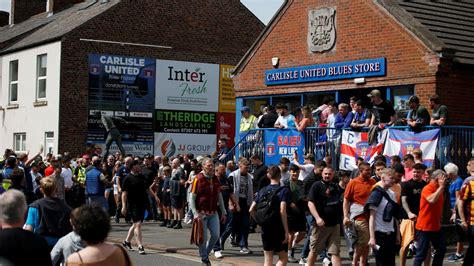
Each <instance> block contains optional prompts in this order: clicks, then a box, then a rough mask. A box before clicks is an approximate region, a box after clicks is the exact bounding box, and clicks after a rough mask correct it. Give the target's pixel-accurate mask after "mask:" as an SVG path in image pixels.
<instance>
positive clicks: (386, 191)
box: [366, 168, 400, 265]
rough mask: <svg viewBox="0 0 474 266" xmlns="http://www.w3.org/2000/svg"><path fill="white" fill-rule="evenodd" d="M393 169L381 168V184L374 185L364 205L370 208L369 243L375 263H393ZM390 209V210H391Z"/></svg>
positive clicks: (395, 238)
mask: <svg viewBox="0 0 474 266" xmlns="http://www.w3.org/2000/svg"><path fill="white" fill-rule="evenodd" d="M394 177H395V171H394V170H393V169H390V168H386V169H384V170H382V174H381V178H382V180H381V181H382V186H381V187H379V186H376V187H375V188H374V189H373V190H372V193H371V194H370V197H369V199H368V200H367V203H366V206H368V207H369V210H370V218H369V234H370V240H369V245H370V247H371V248H372V249H373V250H374V253H375V260H376V263H377V265H395V252H396V247H395V246H396V243H397V240H398V241H399V240H400V238H399V237H398V234H397V231H398V222H395V223H394V219H395V216H396V215H397V213H396V211H395V210H396V209H398V204H397V203H396V202H395V193H394V192H393V191H392V190H391V189H390V187H392V185H393V184H394V182H395V178H394ZM391 210H392V211H391Z"/></svg>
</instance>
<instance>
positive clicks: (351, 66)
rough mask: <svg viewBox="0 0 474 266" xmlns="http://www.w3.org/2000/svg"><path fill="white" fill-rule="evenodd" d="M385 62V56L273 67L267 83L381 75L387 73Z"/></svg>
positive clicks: (290, 82) (280, 83)
mask: <svg viewBox="0 0 474 266" xmlns="http://www.w3.org/2000/svg"><path fill="white" fill-rule="evenodd" d="M385 64H386V62H385V58H374V59H365V60H356V61H346V62H338V63H331V64H320V65H311V66H299V67H292V68H282V69H272V70H267V71H265V84H266V85H267V86H269V85H282V84H292V83H305V82H318V81H327V80H338V79H350V78H360V77H379V76H385V74H386V65H385Z"/></svg>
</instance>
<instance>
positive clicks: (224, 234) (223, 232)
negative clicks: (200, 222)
mask: <svg viewBox="0 0 474 266" xmlns="http://www.w3.org/2000/svg"><path fill="white" fill-rule="evenodd" d="M232 220H233V213H232V212H231V211H229V210H227V219H226V221H225V224H222V223H221V224H220V226H221V227H220V236H219V239H218V240H217V242H216V244H215V245H214V251H221V243H222V245H223V244H224V243H225V241H226V240H227V238H228V237H229V236H230V234H231V233H232Z"/></svg>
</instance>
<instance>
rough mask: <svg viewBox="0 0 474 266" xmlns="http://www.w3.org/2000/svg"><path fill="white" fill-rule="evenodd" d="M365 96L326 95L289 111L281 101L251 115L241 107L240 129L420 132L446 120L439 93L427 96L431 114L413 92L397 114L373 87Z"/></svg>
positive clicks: (443, 123)
mask: <svg viewBox="0 0 474 266" xmlns="http://www.w3.org/2000/svg"><path fill="white" fill-rule="evenodd" d="M367 97H368V98H369V99H370V104H369V103H367V102H365V98H364V99H361V98H358V97H356V96H353V97H351V98H350V102H349V103H339V104H338V103H336V101H335V100H334V99H332V98H330V97H327V98H325V99H324V101H323V104H322V105H320V106H318V107H316V108H311V107H310V106H302V107H297V108H295V109H294V110H289V108H288V106H287V105H286V104H284V103H279V104H277V105H276V106H273V105H265V106H262V110H261V113H259V114H256V115H254V114H252V110H251V109H250V107H248V106H244V107H242V108H241V109H240V111H241V113H242V117H241V120H240V132H246V131H249V130H251V129H254V128H279V129H285V128H296V129H297V130H299V131H304V130H305V128H307V127H313V126H317V127H328V128H335V129H343V128H352V129H353V130H360V129H361V128H364V127H372V126H377V127H379V128H385V127H389V126H409V127H410V128H411V129H412V130H413V131H419V130H421V127H423V126H428V125H431V126H443V125H446V124H447V122H448V109H447V107H446V106H445V105H442V104H441V102H440V97H439V96H438V95H432V96H430V97H429V102H428V104H429V107H430V109H431V110H432V114H431V115H430V113H429V112H428V110H427V109H426V108H425V107H424V106H423V105H422V104H420V99H419V98H418V96H415V95H414V96H411V97H410V98H409V99H408V107H409V110H408V112H402V113H397V112H396V110H395V108H394V107H393V106H392V104H391V103H389V102H387V101H386V100H384V99H383V98H382V94H381V92H380V91H379V90H372V91H371V92H370V94H368V95H367ZM257 116H258V117H257Z"/></svg>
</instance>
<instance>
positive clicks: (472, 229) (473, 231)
mask: <svg viewBox="0 0 474 266" xmlns="http://www.w3.org/2000/svg"><path fill="white" fill-rule="evenodd" d="M467 233H468V238H469V247H468V248H467V251H466V257H465V258H464V262H463V264H462V265H463V266H471V265H473V264H474V226H473V225H471V226H469V228H468V230H467Z"/></svg>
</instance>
